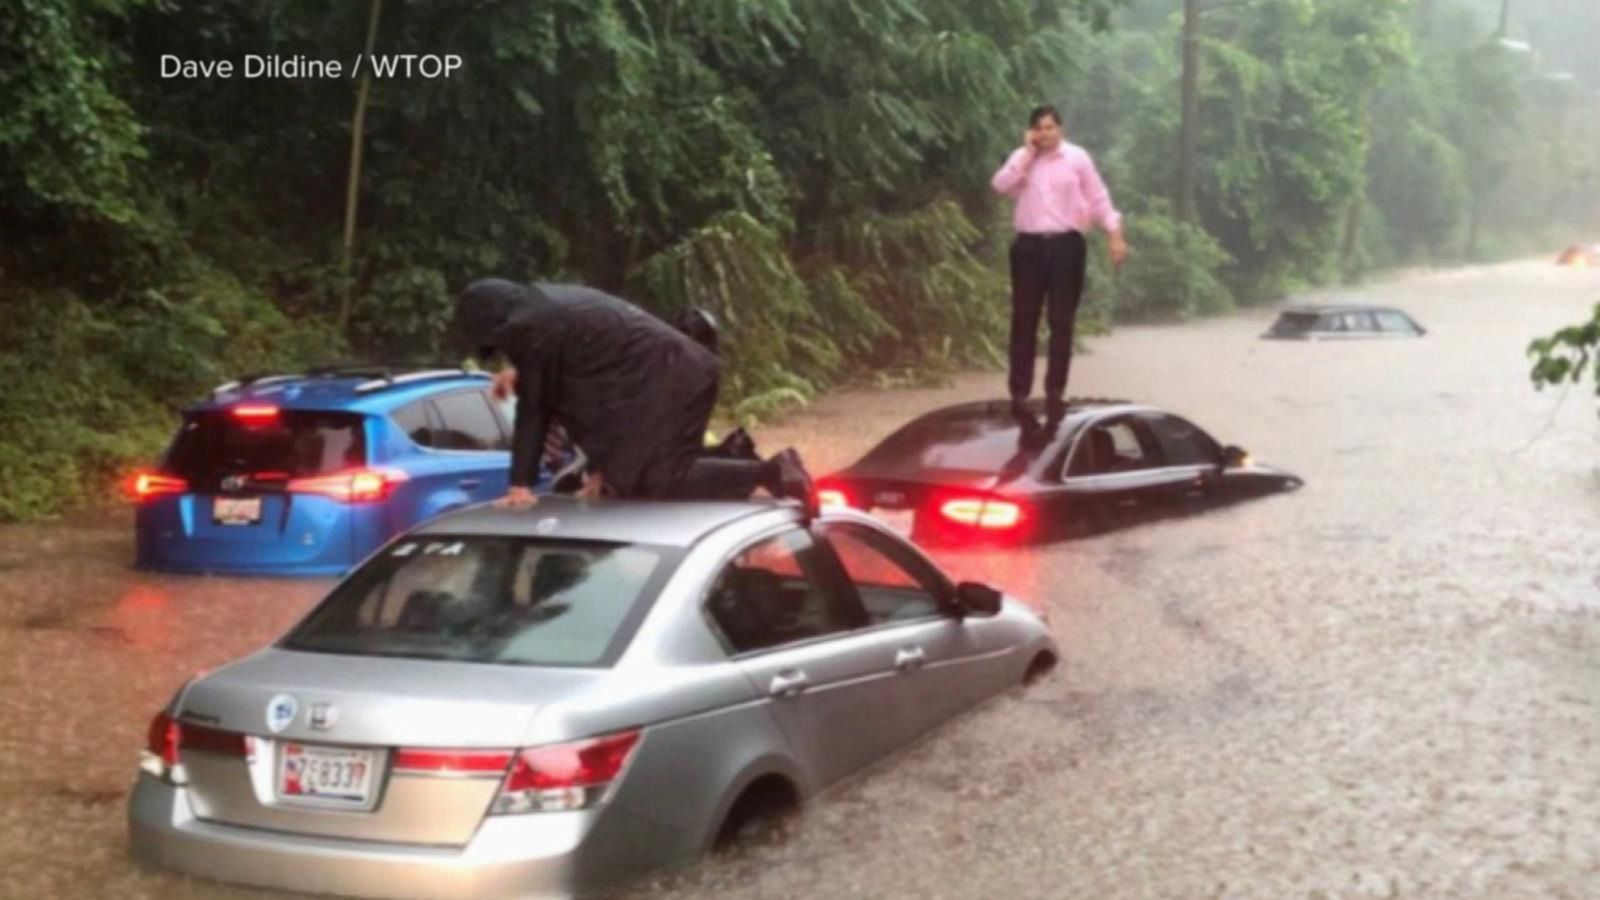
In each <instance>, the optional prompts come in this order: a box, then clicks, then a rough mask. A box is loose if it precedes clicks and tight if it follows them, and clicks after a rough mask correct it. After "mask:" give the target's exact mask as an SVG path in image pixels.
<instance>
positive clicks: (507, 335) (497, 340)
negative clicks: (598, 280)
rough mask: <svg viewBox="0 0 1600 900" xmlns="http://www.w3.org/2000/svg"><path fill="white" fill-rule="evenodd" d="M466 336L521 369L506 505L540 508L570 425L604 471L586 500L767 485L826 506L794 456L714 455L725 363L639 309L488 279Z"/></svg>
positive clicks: (473, 297) (460, 310) (466, 319)
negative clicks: (709, 443) (546, 476)
mask: <svg viewBox="0 0 1600 900" xmlns="http://www.w3.org/2000/svg"><path fill="white" fill-rule="evenodd" d="M456 328H457V331H458V335H459V337H460V338H461V339H463V340H465V341H466V342H467V345H468V347H470V348H471V349H473V350H474V351H475V352H476V353H477V354H478V356H479V359H480V361H481V360H484V359H486V358H488V357H489V356H492V355H493V354H494V353H495V352H497V351H498V352H499V353H501V354H504V355H505V357H506V358H507V359H508V360H509V361H510V363H511V364H512V365H513V366H514V367H516V370H517V376H516V392H517V415H516V427H515V432H514V435H513V440H512V447H511V488H510V491H509V492H508V493H507V494H506V496H505V498H504V500H502V501H501V502H502V503H505V504H507V505H511V506H531V505H533V504H534V503H535V502H536V501H535V498H534V495H533V490H532V487H531V485H532V484H533V483H534V481H535V479H536V478H537V477H538V469H539V460H540V457H541V456H542V455H543V448H544V443H545V430H546V429H547V428H548V427H549V425H550V422H551V420H552V419H558V420H560V421H561V422H562V423H563V424H564V425H565V426H566V428H567V429H568V431H569V432H570V434H571V436H572V439H573V441H574V442H575V443H577V444H578V446H580V447H582V448H583V450H584V453H585V454H587V455H588V458H589V460H590V463H591V464H592V469H591V473H590V476H589V478H588V479H587V480H586V481H585V483H584V488H583V490H582V491H580V492H579V495H580V496H587V497H599V496H603V495H605V496H616V497H626V498H654V499H663V500H688V499H694V500H710V499H744V498H746V497H749V496H750V494H751V493H752V492H754V491H755V489H756V488H758V487H764V488H766V489H767V491H768V492H770V493H771V494H773V495H774V496H778V497H791V498H794V499H797V500H800V501H801V502H802V503H804V504H805V505H806V506H807V508H813V507H814V504H815V496H814V495H815V492H814V491H813V489H812V484H811V476H810V475H809V474H807V473H806V470H805V467H804V466H803V465H801V462H800V457H799V454H797V453H796V452H795V451H794V450H793V449H788V450H784V451H783V452H782V453H779V454H777V455H775V456H773V457H771V458H770V459H767V460H765V461H762V460H758V459H756V460H752V459H730V458H716V457H710V456H706V455H705V453H704V451H703V446H702V445H703V441H704V436H705V433H706V427H707V425H708V424H709V423H710V421H711V413H712V410H713V408H714V407H715V406H716V402H717V388H718V378H719V371H720V369H721V362H720V361H719V359H718V358H717V356H716V355H715V354H713V353H711V352H710V351H709V350H707V349H706V348H704V347H702V346H701V345H700V344H698V343H696V342H694V341H693V340H691V339H690V338H688V337H686V336H685V335H683V334H682V333H680V332H679V331H678V330H676V329H674V328H672V327H671V326H669V325H667V324H666V323H665V322H662V321H661V320H660V319H657V318H656V317H655V316H652V315H650V314H649V313H647V312H645V311H644V310H642V309H639V308H638V307H636V306H634V305H633V304H631V303H628V302H627V301H625V300H622V299H619V298H617V297H613V296H611V295H610V294H606V293H604V292H602V291H598V290H595V289H593V288H588V287H582V286H580V285H564V284H537V285H520V284H516V283H514V282H510V281H505V280H503V279H498V278H486V279H482V280H480V281H475V282H473V283H472V284H470V285H468V286H467V288H466V290H464V291H462V293H461V298H460V300H459V301H458V303H457V306H456Z"/></svg>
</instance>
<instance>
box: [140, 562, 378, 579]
mask: <svg viewBox="0 0 1600 900" xmlns="http://www.w3.org/2000/svg"><path fill="white" fill-rule="evenodd" d="M134 565H135V567H137V568H139V569H141V570H143V571H146V572H162V573H166V574H171V575H230V576H238V577H247V578H330V577H337V576H339V575H343V574H344V573H346V572H348V571H350V567H351V564H350V563H338V564H336V565H316V566H236V565H215V564H211V563H198V562H196V563H190V562H183V561H160V560H158V561H154V562H152V561H149V560H145V559H140V560H138V561H137V562H136V563H135V564H134Z"/></svg>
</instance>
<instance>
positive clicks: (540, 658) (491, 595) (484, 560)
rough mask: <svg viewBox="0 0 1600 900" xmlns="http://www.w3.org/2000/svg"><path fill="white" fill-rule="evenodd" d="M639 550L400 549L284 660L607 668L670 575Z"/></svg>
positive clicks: (659, 554)
mask: <svg viewBox="0 0 1600 900" xmlns="http://www.w3.org/2000/svg"><path fill="white" fill-rule="evenodd" d="M666 559H667V553H666V551H663V550H660V549H657V548H654V547H646V546H639V545H618V544H598V543H588V542H584V543H579V542H573V541H535V540H528V539H524V538H510V537H483V536H475V537H437V536H430V537H426V538H416V539H406V540H401V541H398V542H396V543H394V544H392V545H390V546H389V547H387V548H385V549H384V550H383V551H382V552H380V553H379V554H378V555H377V556H374V557H373V558H372V559H371V560H369V561H368V562H367V563H366V564H365V565H364V566H362V567H361V568H360V569H359V570H357V571H356V573H355V574H354V575H352V576H351V577H350V578H349V579H347V580H346V581H345V582H344V583H342V584H340V585H339V586H338V587H337V588H335V589H334V591H333V593H332V594H330V595H329V596H328V599H326V600H324V601H323V602H322V604H321V605H319V606H318V607H317V608H316V609H315V610H313V611H312V613H311V615H310V616H308V617H306V619H305V621H304V622H302V623H301V624H300V625H299V626H298V627H296V628H295V630H294V631H292V632H291V633H290V634H289V636H288V637H287V638H285V640H284V642H283V646H285V647H287V648H289V649H291V650H307V651H313V652H321V653H340V654H347V655H351V656H403V657H412V658H418V659H441V660H454V661H461V662H480V663H500V664H513V665H528V666H607V665H610V664H611V663H612V662H613V661H615V659H616V657H617V656H618V655H620V654H621V652H622V648H623V647H625V646H626V645H627V642H628V640H630V639H631V638H632V636H633V630H634V629H635V628H636V627H637V625H638V622H639V620H640V619H641V618H642V617H643V614H644V610H645V609H647V608H648V605H649V604H648V600H649V599H651V598H653V597H654V596H655V594H656V593H657V591H659V590H660V586H661V584H662V583H663V582H664V581H665V579H666V576H667V575H668V574H669V573H670V570H671V566H669V565H667V564H666Z"/></svg>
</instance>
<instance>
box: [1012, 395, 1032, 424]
mask: <svg viewBox="0 0 1600 900" xmlns="http://www.w3.org/2000/svg"><path fill="white" fill-rule="evenodd" d="M1011 415H1013V416H1015V417H1016V418H1018V419H1021V418H1030V419H1031V418H1033V414H1032V413H1030V412H1028V398H1027V397H1012V398H1011Z"/></svg>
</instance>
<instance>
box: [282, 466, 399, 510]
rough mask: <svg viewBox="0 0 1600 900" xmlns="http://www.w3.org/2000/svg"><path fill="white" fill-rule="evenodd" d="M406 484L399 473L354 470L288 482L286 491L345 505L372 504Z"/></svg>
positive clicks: (379, 470)
mask: <svg viewBox="0 0 1600 900" xmlns="http://www.w3.org/2000/svg"><path fill="white" fill-rule="evenodd" d="M406 480H407V475H406V473H404V472H401V471H400V470H398V469H355V470H352V471H349V472H338V473H335V474H333V475H316V476H313V477H311V478H295V479H291V480H290V481H289V485H288V489H289V492H290V493H293V494H321V495H322V496H324V497H332V498H333V499H335V500H338V501H341V502H344V503H372V502H376V501H379V500H387V499H388V498H389V495H390V494H393V493H394V490H395V488H396V487H398V486H399V485H400V484H401V482H404V481H406Z"/></svg>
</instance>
